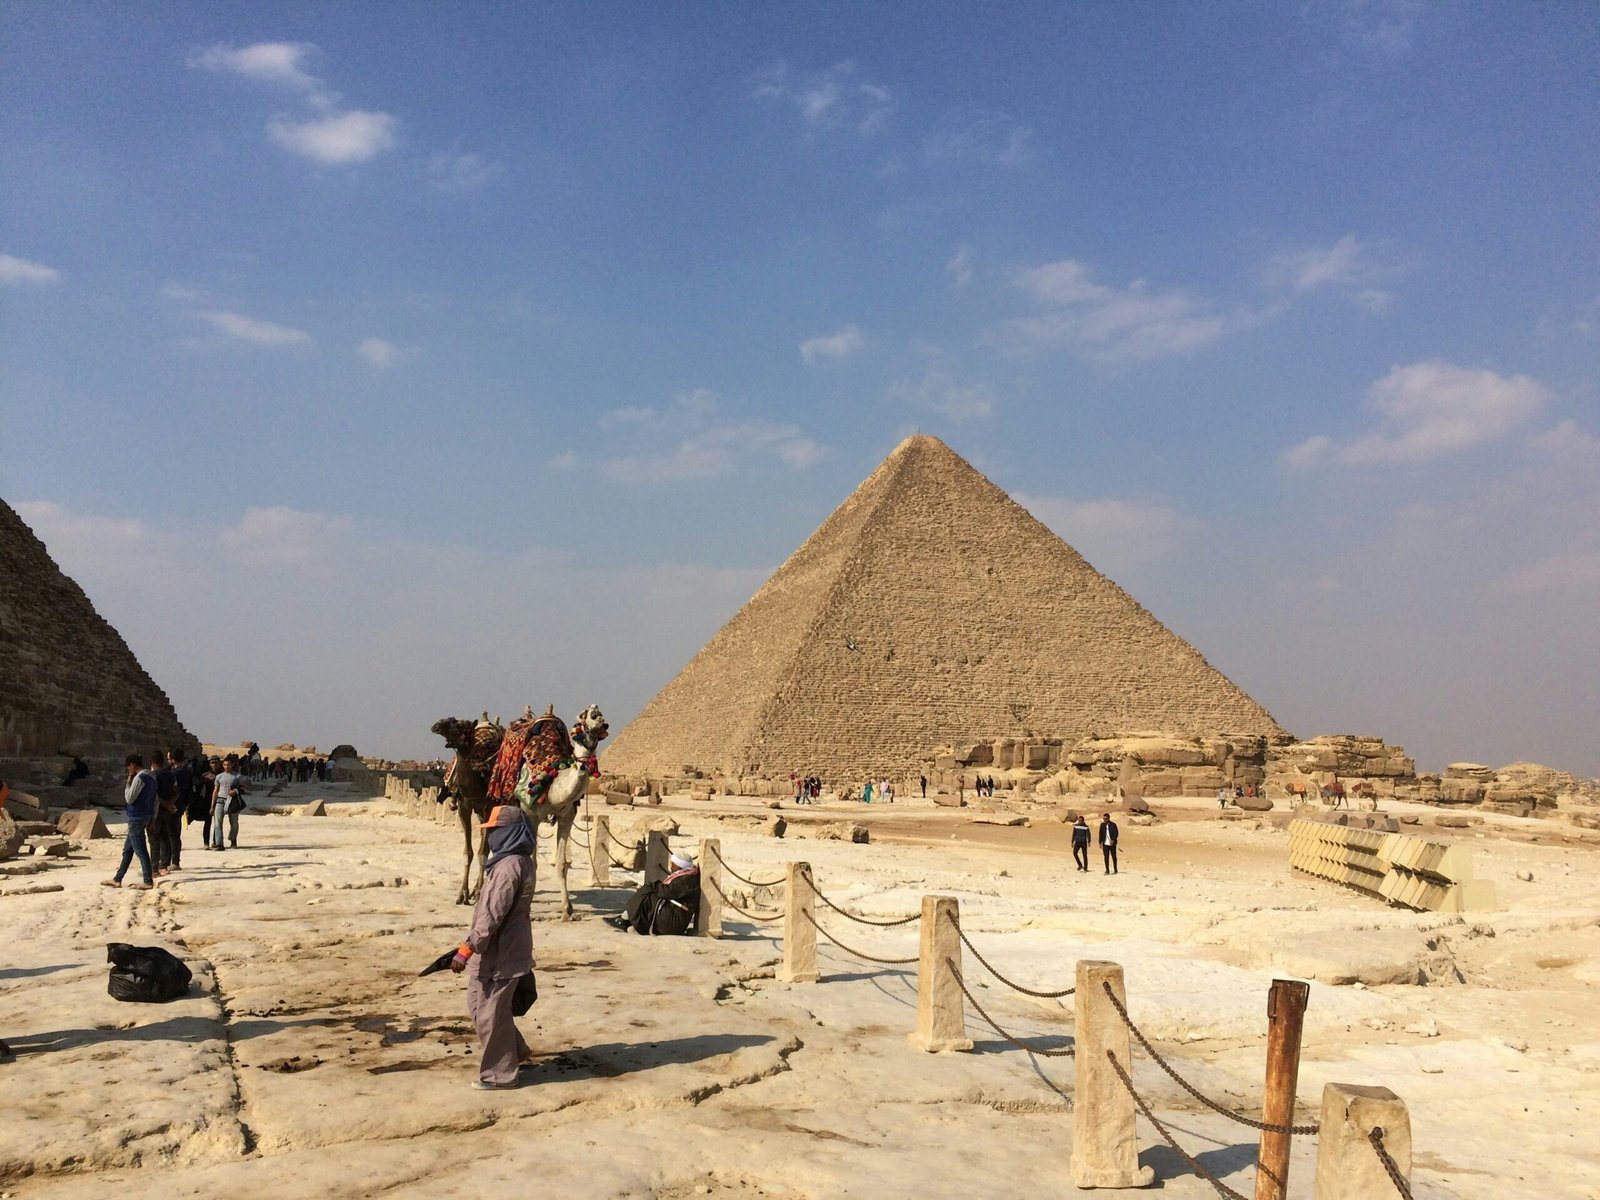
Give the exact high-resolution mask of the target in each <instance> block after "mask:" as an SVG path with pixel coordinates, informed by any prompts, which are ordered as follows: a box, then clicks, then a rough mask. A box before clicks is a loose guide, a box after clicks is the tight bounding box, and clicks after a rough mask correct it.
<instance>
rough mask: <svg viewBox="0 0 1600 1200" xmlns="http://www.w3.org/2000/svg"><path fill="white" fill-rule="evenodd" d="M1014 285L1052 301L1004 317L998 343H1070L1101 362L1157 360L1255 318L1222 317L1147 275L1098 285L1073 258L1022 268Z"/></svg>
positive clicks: (1026, 346) (1035, 346) (1028, 346)
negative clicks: (1160, 287)
mask: <svg viewBox="0 0 1600 1200" xmlns="http://www.w3.org/2000/svg"><path fill="white" fill-rule="evenodd" d="M1013 282H1014V283H1015V286H1016V287H1017V288H1019V289H1020V290H1021V291H1023V292H1024V293H1025V294H1027V295H1029V296H1031V297H1033V298H1034V299H1035V300H1037V301H1038V302H1039V303H1041V304H1043V305H1045V306H1046V310H1045V311H1044V312H1043V313H1041V314H1039V315H1038V316H1033V317H1018V318H1015V319H1013V320H1010V321H1006V322H1003V323H1002V325H1001V326H1000V331H999V335H998V339H997V340H998V341H999V342H1000V343H1001V345H1002V346H1005V347H1007V348H1010V349H1012V350H1015V351H1022V352H1027V351H1034V350H1049V349H1057V348H1067V349H1071V350H1075V351H1077V352H1079V353H1082V354H1084V355H1086V356H1087V357H1089V358H1093V359H1097V360H1099V361H1103V362H1126V361H1131V360H1136V359H1147V358H1159V357H1164V356H1166V355H1171V354H1182V353H1183V352H1185V351H1188V350H1193V349H1196V348H1198V347H1200V346H1204V345H1207V344H1209V343H1211V342H1214V341H1216V340H1217V339H1218V338H1220V337H1222V336H1223V335H1224V334H1225V333H1228V332H1230V331H1231V330H1232V329H1235V328H1239V327H1241V326H1242V325H1244V324H1246V323H1248V322H1249V321H1250V320H1254V319H1255V318H1244V317H1235V318H1228V317H1223V316H1221V315H1219V314H1217V313H1216V312H1214V311H1213V309H1212V307H1211V306H1210V305H1209V304H1207V303H1205V302H1204V301H1201V300H1197V299H1195V298H1193V297H1191V296H1189V295H1187V294H1185V293H1184V292H1181V291H1177V290H1170V291H1155V290H1152V289H1151V288H1150V286H1149V285H1148V284H1147V283H1146V282H1145V281H1144V280H1142V279H1136V280H1134V282H1133V283H1131V284H1129V285H1128V286H1127V287H1126V288H1116V287H1111V286H1108V285H1106V284H1102V283H1096V282H1095V280H1094V278H1093V275H1092V273H1091V272H1090V270H1089V268H1088V267H1087V266H1085V265H1084V264H1083V263H1081V262H1077V261H1075V260H1073V259H1062V260H1061V261H1059V262H1053V263H1044V264H1043V265H1041V266H1037V267H1029V268H1026V269H1024V270H1022V271H1018V272H1017V273H1016V275H1015V277H1014V281H1013Z"/></svg>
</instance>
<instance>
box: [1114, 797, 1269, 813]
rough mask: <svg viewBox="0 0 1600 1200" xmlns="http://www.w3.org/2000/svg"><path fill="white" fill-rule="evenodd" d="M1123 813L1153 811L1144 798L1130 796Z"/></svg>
mask: <svg viewBox="0 0 1600 1200" xmlns="http://www.w3.org/2000/svg"><path fill="white" fill-rule="evenodd" d="M1269 807H1270V805H1269ZM1122 811H1123V812H1126V813H1148V812H1150V811H1151V810H1150V806H1149V805H1148V804H1146V803H1145V801H1144V797H1142V796H1130V797H1128V798H1127V799H1126V800H1124V801H1123V802H1122Z"/></svg>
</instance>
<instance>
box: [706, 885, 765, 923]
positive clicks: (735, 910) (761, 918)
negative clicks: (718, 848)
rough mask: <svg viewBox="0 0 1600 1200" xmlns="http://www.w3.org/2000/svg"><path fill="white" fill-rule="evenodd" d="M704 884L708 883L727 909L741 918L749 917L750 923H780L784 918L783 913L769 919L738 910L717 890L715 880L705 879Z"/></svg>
mask: <svg viewBox="0 0 1600 1200" xmlns="http://www.w3.org/2000/svg"><path fill="white" fill-rule="evenodd" d="M705 882H706V883H709V884H710V885H711V890H712V891H713V892H715V893H716V894H717V895H718V896H720V897H721V898H722V902H723V903H724V904H726V905H727V906H728V907H729V908H731V909H733V911H734V912H736V913H738V914H739V915H740V916H741V917H749V918H750V919H751V920H752V921H781V920H783V916H784V914H783V913H774V914H773V915H772V916H770V917H763V916H759V915H758V914H756V913H753V912H746V911H745V910H744V909H742V908H740V907H739V906H738V905H737V904H735V903H734V902H733V901H732V900H729V899H728V896H727V893H726V892H724V891H723V890H722V889H721V888H719V887H718V886H717V883H716V880H714V879H707V880H705Z"/></svg>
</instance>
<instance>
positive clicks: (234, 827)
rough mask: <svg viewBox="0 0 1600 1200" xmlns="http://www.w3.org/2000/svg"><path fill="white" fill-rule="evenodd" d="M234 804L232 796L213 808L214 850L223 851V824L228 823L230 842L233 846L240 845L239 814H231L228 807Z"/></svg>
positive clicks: (212, 838)
mask: <svg viewBox="0 0 1600 1200" xmlns="http://www.w3.org/2000/svg"><path fill="white" fill-rule="evenodd" d="M232 803H233V798H232V797H231V796H230V797H229V798H228V799H226V800H219V801H217V802H216V804H214V805H212V807H211V845H212V848H213V849H217V850H221V849H222V823H223V822H224V821H226V822H227V823H228V841H229V842H230V843H232V844H233V845H238V844H239V814H238V813H230V812H229V811H228V805H230V804H232Z"/></svg>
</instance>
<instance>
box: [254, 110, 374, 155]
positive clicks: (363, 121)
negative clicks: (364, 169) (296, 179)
mask: <svg viewBox="0 0 1600 1200" xmlns="http://www.w3.org/2000/svg"><path fill="white" fill-rule="evenodd" d="M267 132H268V133H270V134H271V135H272V140H273V141H275V142H277V143H278V145H280V146H282V147H283V148H284V149H285V150H290V151H293V152H294V153H295V154H300V155H304V156H305V157H306V158H309V159H312V160H314V161H316V162H320V163H328V164H330V165H334V164H341V163H357V162H367V161H368V160H369V159H372V158H375V157H376V156H377V155H379V154H381V153H382V152H383V151H385V150H388V149H390V148H391V147H393V146H394V144H395V142H396V137H395V119H394V118H393V117H391V116H390V115H389V114H388V113H381V112H363V111H362V110H360V109H351V110H349V111H348V112H342V113H334V114H332V115H330V116H325V117H313V118H312V119H311V120H309V121H291V120H289V119H288V118H286V117H279V118H277V119H275V120H274V121H272V122H271V123H270V124H269V125H268V126H267Z"/></svg>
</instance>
